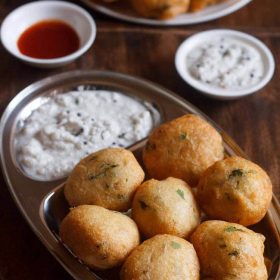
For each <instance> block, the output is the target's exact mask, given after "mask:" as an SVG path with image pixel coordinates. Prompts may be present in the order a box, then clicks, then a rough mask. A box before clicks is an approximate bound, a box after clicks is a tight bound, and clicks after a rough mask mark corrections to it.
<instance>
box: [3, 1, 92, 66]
mask: <svg viewBox="0 0 280 280" xmlns="http://www.w3.org/2000/svg"><path fill="white" fill-rule="evenodd" d="M95 36H96V25H95V22H94V20H93V18H92V17H91V15H90V14H89V13H88V12H87V11H85V10H84V9H82V8H81V7H79V6H77V5H75V4H71V3H68V2H64V1H38V2H31V3H28V4H25V5H23V6H20V7H19V8H17V9H15V10H14V11H13V12H11V13H10V14H9V15H8V16H7V17H6V18H5V19H4V21H3V23H2V26H1V41H2V44H3V46H4V47H5V48H6V50H7V51H8V52H10V53H11V54H12V55H13V56H15V57H16V58H18V59H20V60H22V61H23V62H25V63H27V64H30V65H32V66H37V67H41V68H54V67H60V66H64V65H66V64H68V63H71V62H73V61H74V60H75V59H77V58H78V57H80V56H81V55H82V54H84V53H85V52H86V51H87V50H88V49H89V48H90V47H91V45H92V44H93V42H94V39H95Z"/></svg>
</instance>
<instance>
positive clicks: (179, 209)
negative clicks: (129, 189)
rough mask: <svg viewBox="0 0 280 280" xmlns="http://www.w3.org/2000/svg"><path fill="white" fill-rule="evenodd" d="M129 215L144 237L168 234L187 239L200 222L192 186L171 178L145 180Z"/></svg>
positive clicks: (135, 197)
mask: <svg viewBox="0 0 280 280" xmlns="http://www.w3.org/2000/svg"><path fill="white" fill-rule="evenodd" d="M132 218H133V219H134V221H135V222H136V223H137V225H138V227H139V230H140V232H141V233H143V234H144V235H145V236H146V237H152V236H154V235H156V234H163V233H167V234H172V235H176V236H179V237H183V238H186V237H188V236H189V234H190V233H191V232H192V231H193V230H194V229H195V228H196V227H197V226H198V225H199V222H200V215H199V210H198V207H197V204H196V202H195V199H194V195H193V193H192V191H191V188H190V187H189V186H188V185H187V183H185V182H184V181H182V180H180V179H175V178H171V177H170V178H168V179H166V180H163V181H157V180H154V179H152V180H148V181H146V182H144V183H143V184H142V185H141V186H140V187H139V188H138V189H137V192H136V194H135V196H134V199H133V204H132Z"/></svg>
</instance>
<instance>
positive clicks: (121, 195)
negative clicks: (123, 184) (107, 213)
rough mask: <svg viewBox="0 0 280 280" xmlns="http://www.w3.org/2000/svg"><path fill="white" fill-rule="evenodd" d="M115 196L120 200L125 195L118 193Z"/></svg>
mask: <svg viewBox="0 0 280 280" xmlns="http://www.w3.org/2000/svg"><path fill="white" fill-rule="evenodd" d="M117 197H118V199H120V200H122V199H124V198H125V196H124V195H123V194H118V195H117Z"/></svg>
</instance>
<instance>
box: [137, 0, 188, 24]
mask: <svg viewBox="0 0 280 280" xmlns="http://www.w3.org/2000/svg"><path fill="white" fill-rule="evenodd" d="M189 4H190V0H181V1H177V0H132V6H133V8H134V9H135V11H136V12H137V13H139V14H140V15H141V16H143V17H149V18H156V19H162V20H164V19H169V18H172V17H175V16H176V15H179V14H182V13H185V12H187V10H188V8H189Z"/></svg>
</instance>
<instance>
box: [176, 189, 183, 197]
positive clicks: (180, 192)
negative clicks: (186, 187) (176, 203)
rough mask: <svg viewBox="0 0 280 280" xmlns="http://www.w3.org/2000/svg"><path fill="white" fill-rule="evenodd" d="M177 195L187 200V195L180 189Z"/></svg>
mask: <svg viewBox="0 0 280 280" xmlns="http://www.w3.org/2000/svg"><path fill="white" fill-rule="evenodd" d="M176 193H177V194H178V195H180V196H181V198H183V199H184V200H185V193H184V192H183V191H182V190H180V189H178V190H177V191H176Z"/></svg>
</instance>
